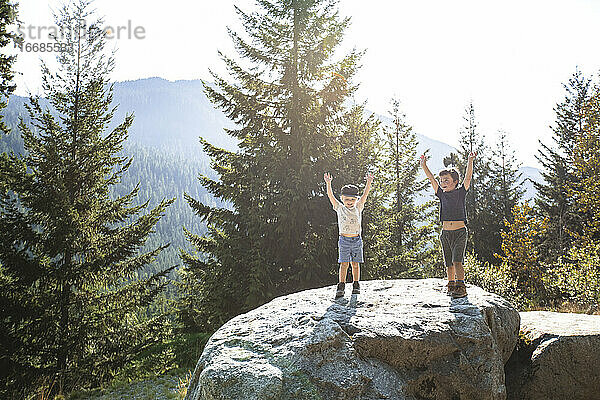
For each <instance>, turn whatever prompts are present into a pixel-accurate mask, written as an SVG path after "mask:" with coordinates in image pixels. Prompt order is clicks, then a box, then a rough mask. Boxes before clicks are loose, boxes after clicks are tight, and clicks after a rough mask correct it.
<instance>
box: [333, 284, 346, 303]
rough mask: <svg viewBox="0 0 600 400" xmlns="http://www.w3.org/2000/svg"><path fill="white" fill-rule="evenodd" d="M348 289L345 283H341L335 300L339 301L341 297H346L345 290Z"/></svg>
mask: <svg viewBox="0 0 600 400" xmlns="http://www.w3.org/2000/svg"><path fill="white" fill-rule="evenodd" d="M345 288H346V284H345V283H344V282H340V283H338V285H337V290H336V292H335V298H336V299H339V298H340V297H344V289H345Z"/></svg>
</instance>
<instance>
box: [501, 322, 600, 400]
mask: <svg viewBox="0 0 600 400" xmlns="http://www.w3.org/2000/svg"><path fill="white" fill-rule="evenodd" d="M520 314H521V337H522V339H521V340H520V343H519V348H518V351H515V354H513V356H512V357H511V360H510V362H509V363H508V364H507V366H506V375H507V381H509V383H508V387H509V396H508V397H509V399H515V400H517V399H519V400H521V399H523V400H537V399H540V400H541V399H544V400H551V399H570V400H571V399H572V400H579V399H581V400H584V399H589V400H593V399H600V315H586V314H571V313H556V312H549V311H531V312H522V313H520Z"/></svg>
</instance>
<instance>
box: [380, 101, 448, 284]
mask: <svg viewBox="0 0 600 400" xmlns="http://www.w3.org/2000/svg"><path fill="white" fill-rule="evenodd" d="M391 107H392V109H391V112H390V116H391V117H392V124H393V125H392V126H391V127H390V126H388V127H384V129H383V135H384V138H385V140H384V152H383V156H382V159H381V163H380V169H379V173H378V176H380V178H379V179H380V181H381V183H380V187H381V189H380V192H381V195H382V196H383V202H382V203H383V204H382V207H381V211H379V212H378V213H377V214H376V217H375V218H376V226H377V229H373V235H374V237H375V239H376V240H373V246H372V247H373V250H372V252H373V254H374V256H375V257H374V259H373V261H372V265H373V266H375V268H377V273H376V274H374V275H375V277H377V278H399V277H403V276H404V277H408V276H411V277H414V276H417V275H418V274H419V269H420V267H422V266H424V265H429V264H431V263H432V262H433V257H434V255H435V254H437V253H435V251H434V249H433V248H431V246H429V244H430V243H431V241H432V235H433V233H434V229H435V228H434V224H433V217H434V216H433V207H432V202H424V203H421V204H418V203H417V201H416V200H417V198H418V197H419V196H421V195H422V194H423V191H424V190H425V189H427V188H429V181H427V180H425V179H421V180H420V179H418V173H419V168H420V167H419V163H418V162H417V144H418V143H417V136H416V134H415V133H414V132H413V130H412V126H410V125H409V124H408V123H407V122H406V115H405V114H404V113H403V112H401V110H400V102H399V100H397V99H392V101H391ZM434 253H435V254H434Z"/></svg>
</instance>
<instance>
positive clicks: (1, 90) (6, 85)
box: [0, 0, 20, 135]
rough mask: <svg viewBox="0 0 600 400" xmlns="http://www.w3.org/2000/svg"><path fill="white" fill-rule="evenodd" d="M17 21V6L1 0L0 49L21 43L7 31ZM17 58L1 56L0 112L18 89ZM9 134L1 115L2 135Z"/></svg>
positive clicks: (0, 129)
mask: <svg viewBox="0 0 600 400" xmlns="http://www.w3.org/2000/svg"><path fill="white" fill-rule="evenodd" d="M15 21H17V4H11V3H9V1H8V0H0V48H2V49H4V48H5V47H7V46H8V45H9V43H10V42H13V44H14V45H16V44H18V43H19V42H20V38H19V37H18V36H17V35H16V34H14V33H11V32H9V31H8V30H7V26H8V25H10V24H12V23H14V22H15ZM16 58H17V56H16V55H12V56H9V55H7V54H6V53H5V52H4V51H3V52H2V54H0V110H2V109H3V108H4V107H6V105H7V102H8V97H9V96H10V94H11V93H12V92H14V90H15V88H16V85H15V84H14V83H12V79H13V77H14V75H15V74H14V72H13V71H12V64H13V63H14V62H15V59H16ZM8 132H9V131H8V128H7V127H6V125H5V124H4V122H3V121H2V115H1V114H0V135H1V134H2V133H8Z"/></svg>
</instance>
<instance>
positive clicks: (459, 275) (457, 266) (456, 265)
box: [452, 262, 465, 281]
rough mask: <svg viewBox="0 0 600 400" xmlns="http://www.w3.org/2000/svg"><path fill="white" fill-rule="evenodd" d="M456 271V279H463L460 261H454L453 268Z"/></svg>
mask: <svg viewBox="0 0 600 400" xmlns="http://www.w3.org/2000/svg"><path fill="white" fill-rule="evenodd" d="M452 269H454V270H455V271H456V280H459V281H464V280H465V268H464V267H463V264H462V263H460V262H455V263H454V266H453V268H452Z"/></svg>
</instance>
